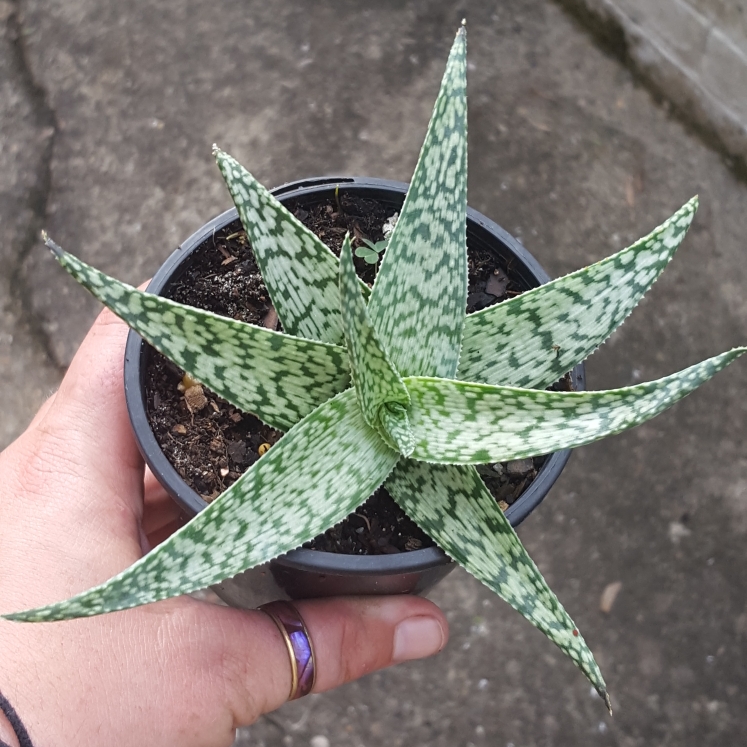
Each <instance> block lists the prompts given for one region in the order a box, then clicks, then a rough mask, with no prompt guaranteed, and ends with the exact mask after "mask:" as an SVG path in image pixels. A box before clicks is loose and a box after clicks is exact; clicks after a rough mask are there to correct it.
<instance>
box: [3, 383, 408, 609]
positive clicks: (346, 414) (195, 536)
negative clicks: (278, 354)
mask: <svg viewBox="0 0 747 747" xmlns="http://www.w3.org/2000/svg"><path fill="white" fill-rule="evenodd" d="M398 459H399V454H397V453H396V452H394V451H392V450H391V449H389V448H388V447H387V446H386V444H385V443H384V442H383V441H382V440H381V438H379V436H378V434H377V433H376V432H375V431H373V430H372V429H371V428H369V427H368V425H366V422H365V421H364V419H363V416H362V415H361V412H360V409H359V408H358V404H357V402H356V399H355V394H354V393H353V391H352V389H348V390H347V391H345V392H343V393H342V394H339V395H338V396H337V397H335V398H334V399H331V400H329V401H328V402H325V403H324V404H323V405H322V406H321V407H320V408H318V409H317V410H315V411H314V412H313V413H312V414H311V415H309V416H308V417H306V418H305V419H304V420H302V421H301V422H300V423H299V424H298V425H297V426H295V427H294V428H292V429H291V430H290V431H289V432H288V433H287V434H286V435H285V436H283V438H282V439H280V441H279V442H278V443H277V444H275V446H273V447H272V448H271V449H270V450H269V451H268V452H267V453H266V454H265V455H264V456H263V457H262V458H261V459H260V460H259V461H258V462H256V463H255V464H254V465H252V467H251V468H250V469H249V470H248V471H247V472H245V473H244V475H243V476H242V477H241V478H240V479H239V480H237V481H236V482H235V483H234V484H233V485H232V486H231V487H230V488H229V489H228V490H227V491H226V492H225V493H223V494H222V495H221V496H220V497H219V498H217V499H216V500H215V501H214V502H213V503H211V504H210V505H209V506H208V507H207V508H206V509H205V510H204V511H202V512H201V513H199V514H198V515H197V516H196V517H195V518H194V519H192V521H190V522H189V524H187V525H186V526H184V527H183V528H182V529H180V530H179V531H178V532H177V533H176V534H174V535H172V536H171V537H170V538H169V539H168V540H166V541H165V542H164V543H163V544H161V545H159V546H158V547H157V548H156V549H155V550H153V551H152V552H150V553H148V554H147V555H146V556H145V557H143V558H142V559H141V560H139V561H137V562H136V563H134V564H133V565H132V566H130V567H129V568H128V569H127V570H125V571H123V572H122V573H120V574H119V575H117V576H115V577H114V578H112V579H110V580H109V581H107V582H106V583H104V584H102V585H101V586H97V587H96V588H94V589H89V590H88V591H85V592H83V593H82V594H79V595H77V596H75V597H73V598H72V599H68V600H67V601H64V602H59V603H57V604H52V605H49V606H48V607H41V608H39V609H33V610H26V611H24V612H17V613H14V614H10V615H4V617H5V618H6V619H8V620H23V621H27V622H44V621H50V620H66V619H69V618H74V617H89V616H91V615H100V614H103V613H105V612H113V611H115V610H123V609H128V608H130V607H136V606H138V605H141V604H147V603H149V602H156V601H158V600H160V599H167V598H169V597H174V596H178V595H180V594H186V593H187V592H190V591H195V590H197V589H202V588H204V587H206V586H209V585H210V584H214V583H217V582H218V581H221V580H223V579H225V578H229V577H230V576H233V575H234V574H236V573H239V572H241V571H243V570H245V569H247V568H251V567H253V566H255V565H258V564H260V563H264V562H267V561H268V560H270V559H271V558H274V557H276V556H277V555H279V554H280V553H284V552H288V551H289V550H292V549H294V548H296V547H298V546H299V545H300V544H302V543H303V542H306V541H308V540H310V539H312V538H313V537H315V536H316V535H317V534H319V533H320V532H322V531H324V530H325V529H328V528H329V527H330V526H333V525H334V524H336V523H337V522H339V521H342V519H344V518H345V517H346V516H347V515H348V514H349V513H351V512H352V511H354V510H355V509H356V507H357V506H359V505H360V504H361V503H363V502H364V501H365V500H366V498H368V496H369V495H371V494H372V493H373V492H374V491H375V490H376V488H378V487H379V485H380V484H381V483H382V482H383V481H384V479H386V477H387V475H388V474H389V473H390V472H391V470H392V468H393V467H394V465H395V464H396V463H397V461H398Z"/></svg>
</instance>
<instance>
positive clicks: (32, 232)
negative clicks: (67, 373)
mask: <svg viewBox="0 0 747 747" xmlns="http://www.w3.org/2000/svg"><path fill="white" fill-rule="evenodd" d="M10 5H11V7H12V11H11V12H10V14H9V15H8V18H7V20H6V27H7V34H8V41H9V47H10V50H11V54H12V58H13V67H14V68H15V70H14V72H15V73H16V74H17V75H18V78H19V80H20V82H21V86H22V88H23V89H24V90H25V94H26V96H27V97H28V100H29V102H30V103H31V108H32V112H33V117H34V119H35V120H36V124H37V125H38V126H39V128H40V132H41V138H40V139H41V142H42V143H43V145H42V153H41V156H40V158H39V166H38V170H37V179H36V183H35V184H34V185H33V186H32V187H31V189H30V190H29V193H28V198H27V205H28V207H29V209H30V212H31V216H32V217H31V220H30V221H29V224H28V227H27V228H26V231H25V233H24V235H23V237H22V239H21V242H20V246H19V249H18V251H17V252H16V254H15V258H14V259H13V260H11V262H12V264H11V268H10V272H9V277H10V294H11V298H12V299H13V300H14V301H15V302H16V303H17V304H18V305H19V307H20V310H21V314H22V316H23V319H24V321H25V322H26V324H27V325H28V328H29V332H30V335H31V338H32V340H33V341H34V342H35V343H36V344H37V345H38V346H39V347H40V348H41V349H42V351H43V352H44V354H45V356H46V357H47V359H48V360H49V361H50V362H51V363H52V364H53V365H54V366H56V367H57V368H59V369H61V370H64V369H65V368H66V367H65V366H64V365H62V364H61V363H60V361H59V360H58V359H57V356H56V355H55V354H54V349H53V347H52V344H51V339H50V336H49V334H48V333H47V331H46V330H45V329H44V324H43V320H42V318H41V317H40V316H39V314H38V313H37V312H36V310H35V309H34V305H33V301H32V294H31V287H30V284H29V279H28V278H27V277H26V273H25V272H24V264H25V262H26V259H27V257H28V256H29V255H30V254H31V252H32V251H34V249H38V248H39V247H40V246H41V239H40V232H41V230H42V229H43V228H44V224H45V222H46V219H47V206H48V204H49V197H50V194H51V191H52V158H53V155H54V144H55V139H56V136H57V132H58V124H57V116H56V114H55V111H54V109H53V108H52V106H51V105H50V103H49V100H48V96H47V92H46V90H45V89H44V87H43V86H42V85H41V84H40V83H39V81H37V79H36V78H35V76H34V73H33V71H32V69H31V64H30V62H29V52H28V48H27V45H26V34H25V28H24V24H23V10H22V7H21V0H10Z"/></svg>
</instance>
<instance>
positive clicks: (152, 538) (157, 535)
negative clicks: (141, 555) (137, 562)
mask: <svg viewBox="0 0 747 747" xmlns="http://www.w3.org/2000/svg"><path fill="white" fill-rule="evenodd" d="M187 521H188V519H187V517H186V516H182V515H179V516H177V517H176V519H174V520H173V521H170V522H169V523H168V524H164V525H163V526H160V527H158V528H157V529H154V530H152V531H150V532H149V533H147V537H146V539H147V542H148V545H147V546H148V550H152V549H153V548H154V547H156V546H157V545H160V544H161V542H164V541H165V540H167V539H168V538H169V537H171V535H172V534H173V533H174V532H176V531H177V530H178V529H181V528H182V527H183V526H184V525H185V524H186V523H187Z"/></svg>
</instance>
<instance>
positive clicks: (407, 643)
mask: <svg viewBox="0 0 747 747" xmlns="http://www.w3.org/2000/svg"><path fill="white" fill-rule="evenodd" d="M294 605H295V606H296V609H297V610H298V612H299V613H300V615H301V617H302V618H303V620H304V623H305V625H306V628H307V630H308V632H309V635H310V637H311V640H312V645H313V648H314V663H315V667H316V684H315V687H314V692H323V691H325V690H330V689H332V688H335V687H338V686H340V685H342V684H344V683H346V682H350V681H352V680H355V679H358V678H359V677H362V676H363V675H366V674H369V673H370V672H373V671H376V670H378V669H383V668H385V667H389V666H391V665H393V664H396V663H399V662H402V661H408V660H411V659H419V658H423V657H426V656H431V655H433V654H435V653H438V652H439V651H440V650H441V649H442V648H443V647H444V646H445V645H446V641H447V640H448V623H447V622H446V618H445V617H444V615H443V613H442V612H441V611H440V610H439V609H438V607H436V606H435V605H434V604H433V603H432V602H430V601H428V600H427V599H422V598H420V597H413V596H396V597H350V598H338V599H317V600H307V601H303V602H294ZM215 614H221V615H223V616H225V617H226V618H230V619H231V620H232V623H233V625H232V629H231V632H230V633H229V634H227V635H226V636H225V637H224V639H223V640H224V641H225V649H224V651H222V652H221V656H220V662H221V665H222V666H224V667H227V668H228V672H225V671H224V672H222V673H216V674H219V675H222V676H223V678H224V679H226V680H228V681H230V682H232V683H233V686H232V688H231V690H230V691H229V693H228V696H229V698H230V701H231V705H232V707H233V711H234V714H235V719H236V724H237V725H241V724H248V723H250V722H251V721H253V720H254V719H256V718H257V717H258V716H259V715H260V714H262V713H267V712H268V711H272V710H274V709H276V708H278V707H280V706H281V705H282V704H283V703H284V702H285V701H286V700H288V696H289V694H290V686H291V664H290V659H289V653H288V649H287V647H286V643H285V640H284V638H283V636H282V634H281V633H280V631H279V630H278V628H277V626H276V625H275V623H274V622H273V621H272V619H270V618H269V616H267V615H266V614H264V613H262V612H253V613H245V612H241V611H238V610H230V609H217V610H216V611H215Z"/></svg>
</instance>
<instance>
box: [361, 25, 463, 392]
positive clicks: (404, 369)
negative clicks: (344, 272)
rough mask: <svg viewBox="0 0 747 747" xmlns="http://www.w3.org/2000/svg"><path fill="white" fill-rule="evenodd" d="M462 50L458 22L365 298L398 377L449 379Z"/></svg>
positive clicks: (455, 349)
mask: <svg viewBox="0 0 747 747" xmlns="http://www.w3.org/2000/svg"><path fill="white" fill-rule="evenodd" d="M466 53H467V41H466V31H465V29H464V28H463V27H462V28H461V29H460V30H459V33H458V34H457V37H456V40H455V41H454V45H453V47H452V48H451V54H450V55H449V61H448V63H447V65H446V72H445V74H444V77H443V82H442V83H441V91H440V93H439V95H438V99H437V100H436V106H435V108H434V110H433V116H432V117H431V121H430V124H429V126H428V132H427V134H426V137H425V142H424V143H423V148H422V150H421V151H420V158H419V159H418V164H417V166H416V168H415V173H414V175H413V177H412V182H411V183H410V188H409V190H408V192H407V197H406V198H405V202H404V205H403V206H402V211H401V214H400V217H399V220H398V221H397V225H396V227H395V229H394V231H393V233H392V235H391V237H390V239H389V245H388V247H387V250H386V253H385V254H384V259H383V260H382V263H381V268H380V269H379V273H378V275H377V276H376V282H375V283H374V288H373V291H372V293H371V298H370V300H369V303H368V313H369V315H370V317H371V321H372V322H373V325H374V327H375V328H376V332H377V333H378V335H379V339H380V340H381V342H382V344H383V345H384V347H385V348H386V350H387V352H388V353H389V357H390V359H391V361H392V363H393V364H394V366H395V368H396V369H397V371H399V373H400V374H401V375H402V376H412V375H417V376H441V377H444V378H451V377H453V376H454V374H455V373H456V370H457V364H458V362H459V349H460V347H461V344H462V331H463V327H464V312H465V308H466V299H467V251H466V241H467V240H466V223H467V94H466V89H467V76H466V67H467V65H466Z"/></svg>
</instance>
